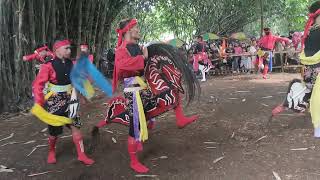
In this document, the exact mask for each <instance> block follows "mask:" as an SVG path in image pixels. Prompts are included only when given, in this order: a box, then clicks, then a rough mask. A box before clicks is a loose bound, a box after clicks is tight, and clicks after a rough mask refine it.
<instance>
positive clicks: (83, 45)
mask: <svg viewBox="0 0 320 180" xmlns="http://www.w3.org/2000/svg"><path fill="white" fill-rule="evenodd" d="M80 48H89V46H88V45H86V44H82V45H80Z"/></svg>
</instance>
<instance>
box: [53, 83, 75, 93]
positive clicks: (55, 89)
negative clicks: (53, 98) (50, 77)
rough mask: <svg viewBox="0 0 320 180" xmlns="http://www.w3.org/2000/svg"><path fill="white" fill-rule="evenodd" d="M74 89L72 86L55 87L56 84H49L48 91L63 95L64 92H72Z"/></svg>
mask: <svg viewBox="0 0 320 180" xmlns="http://www.w3.org/2000/svg"><path fill="white" fill-rule="evenodd" d="M71 89H72V86H71V84H68V85H55V84H51V83H50V84H49V85H48V90H49V91H52V92H54V93H62V92H70V91H71Z"/></svg>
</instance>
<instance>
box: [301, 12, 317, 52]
mask: <svg viewBox="0 0 320 180" xmlns="http://www.w3.org/2000/svg"><path fill="white" fill-rule="evenodd" d="M319 15H320V9H318V10H317V11H316V12H314V13H310V14H309V19H308V21H307V24H306V26H305V27H304V33H303V37H302V41H301V45H302V48H304V41H305V40H306V39H307V37H308V36H309V33H310V32H309V31H310V28H311V26H312V25H313V23H314V20H315V19H316V17H317V16H319Z"/></svg>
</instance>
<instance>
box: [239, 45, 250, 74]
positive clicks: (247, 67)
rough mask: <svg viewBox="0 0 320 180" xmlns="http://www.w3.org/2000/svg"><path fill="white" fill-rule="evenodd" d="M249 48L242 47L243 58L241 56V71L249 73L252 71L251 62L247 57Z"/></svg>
mask: <svg viewBox="0 0 320 180" xmlns="http://www.w3.org/2000/svg"><path fill="white" fill-rule="evenodd" d="M247 52H248V50H247V48H246V47H242V54H243V55H242V56H241V63H240V69H241V71H242V72H246V73H247V72H249V70H250V65H249V64H250V62H251V61H250V60H249V56H248V55H247Z"/></svg>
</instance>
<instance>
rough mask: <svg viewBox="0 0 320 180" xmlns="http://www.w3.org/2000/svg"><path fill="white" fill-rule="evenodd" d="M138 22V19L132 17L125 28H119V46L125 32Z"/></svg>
mask: <svg viewBox="0 0 320 180" xmlns="http://www.w3.org/2000/svg"><path fill="white" fill-rule="evenodd" d="M137 24H138V20H137V19H132V20H131V21H130V22H129V23H128V24H127V25H126V26H125V27H124V28H123V29H117V30H116V31H117V33H118V44H117V47H119V46H120V45H121V43H122V36H123V34H124V33H126V32H128V31H129V30H130V29H131V28H133V27H134V26H135V25H137Z"/></svg>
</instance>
